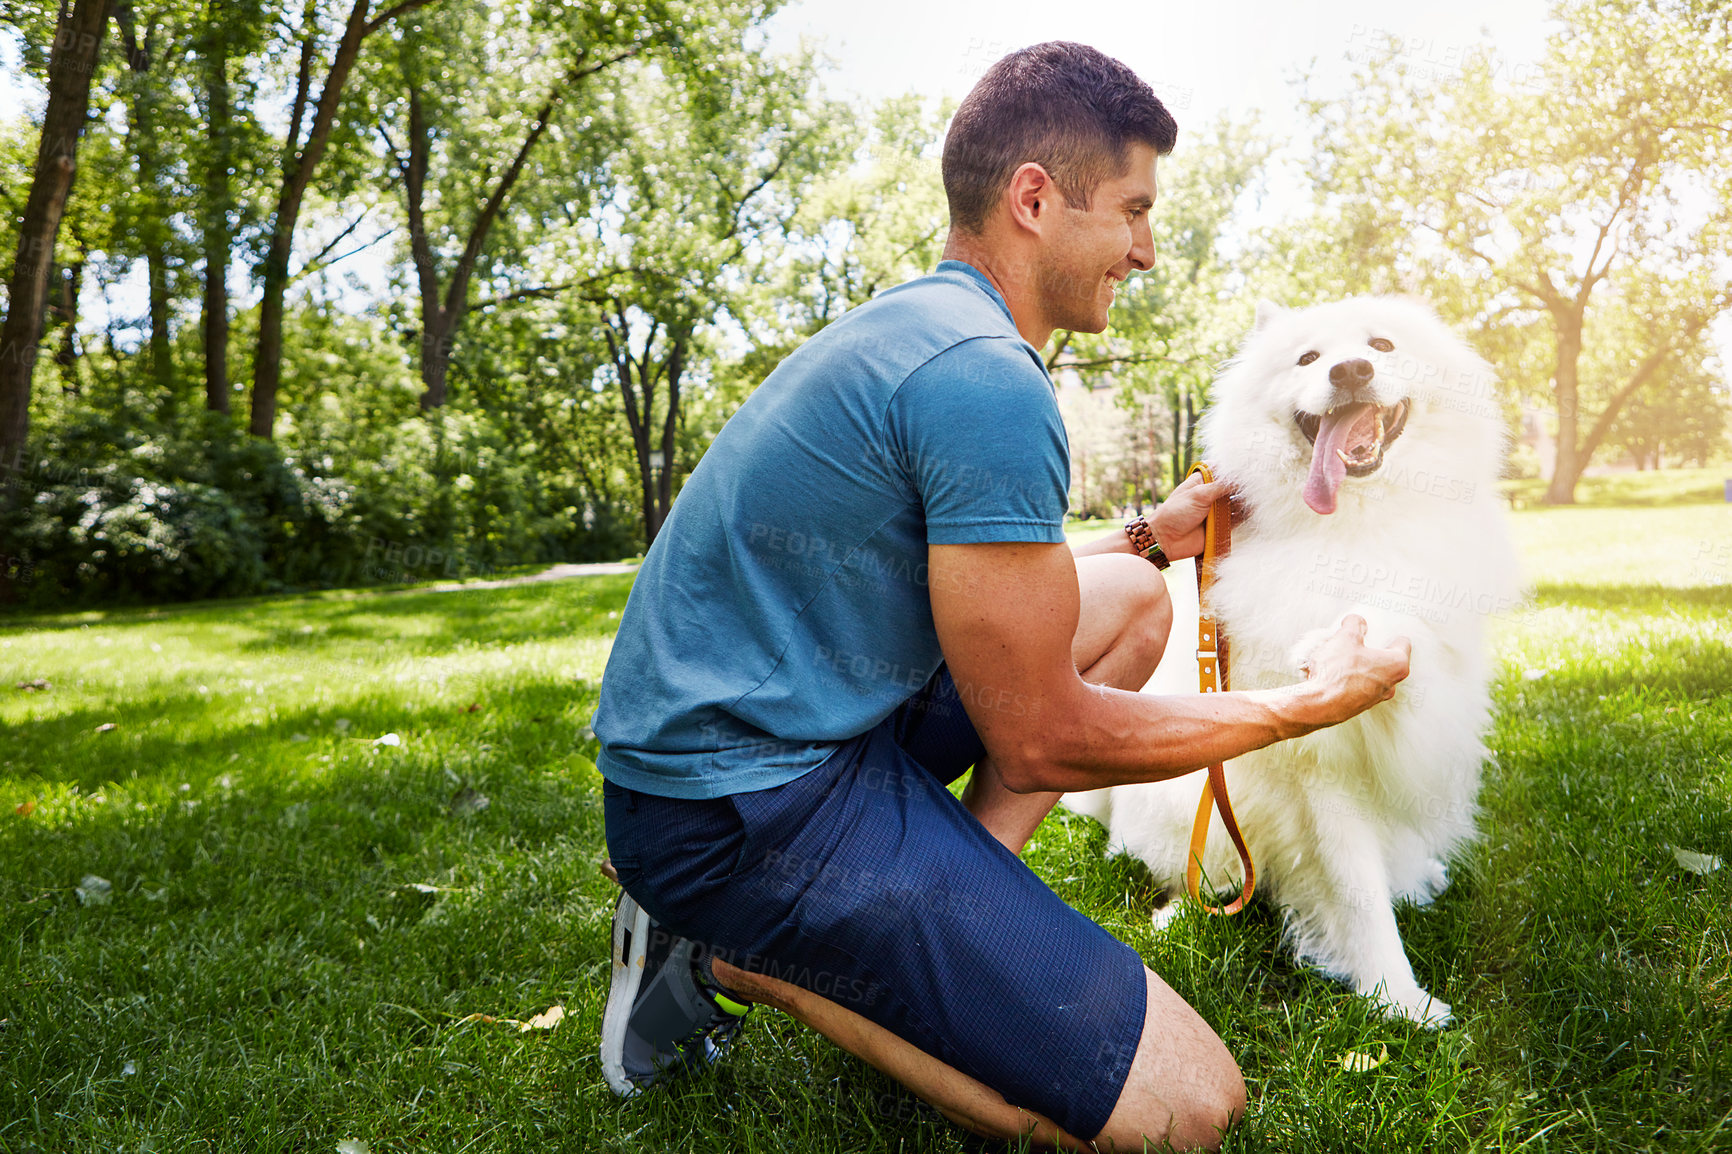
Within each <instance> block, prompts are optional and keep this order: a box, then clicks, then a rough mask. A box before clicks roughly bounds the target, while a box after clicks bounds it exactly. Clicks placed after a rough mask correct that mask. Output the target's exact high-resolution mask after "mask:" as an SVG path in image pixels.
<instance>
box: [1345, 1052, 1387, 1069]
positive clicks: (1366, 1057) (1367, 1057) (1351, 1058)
mask: <svg viewBox="0 0 1732 1154" xmlns="http://www.w3.org/2000/svg"><path fill="white" fill-rule="evenodd" d="M1377 1049H1378V1053H1377V1056H1376V1057H1372V1056H1371V1054H1369V1053H1368V1052H1366V1051H1363V1050H1349V1051H1347V1053H1345V1054H1343V1055H1341V1068H1342V1069H1343V1070H1346V1071H1347V1072H1348V1073H1349V1074H1363V1073H1365V1072H1366V1071H1367V1070H1375V1069H1377V1067H1379V1066H1381V1065H1383V1063H1385V1062H1387V1061H1388V1060H1389V1047H1388V1046H1379V1047H1378V1048H1377Z"/></svg>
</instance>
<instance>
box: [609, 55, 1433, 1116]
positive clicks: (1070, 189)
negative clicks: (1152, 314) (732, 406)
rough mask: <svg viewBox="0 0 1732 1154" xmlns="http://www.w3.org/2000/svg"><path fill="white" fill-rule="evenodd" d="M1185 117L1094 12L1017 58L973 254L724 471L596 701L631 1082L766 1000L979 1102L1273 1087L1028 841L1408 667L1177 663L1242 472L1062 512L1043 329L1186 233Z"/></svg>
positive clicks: (779, 373)
mask: <svg viewBox="0 0 1732 1154" xmlns="http://www.w3.org/2000/svg"><path fill="white" fill-rule="evenodd" d="M1175 136H1176V128H1175V126H1174V123H1173V120H1172V117H1171V116H1169V115H1168V113H1167V110H1166V109H1165V108H1164V107H1162V105H1161V102H1160V101H1159V100H1158V99H1156V97H1155V95H1154V93H1153V92H1152V91H1150V89H1149V87H1148V85H1146V84H1144V83H1143V82H1142V81H1141V80H1139V79H1138V78H1137V77H1136V76H1135V75H1134V74H1133V73H1132V72H1130V71H1129V70H1128V69H1127V68H1125V67H1124V66H1123V65H1122V64H1120V63H1118V62H1117V61H1115V60H1113V59H1111V58H1109V57H1106V56H1104V55H1102V54H1101V53H1099V52H1097V51H1095V50H1093V49H1091V48H1086V47H1082V46H1080V45H1075V44H1063V43H1053V44H1043V45H1039V46H1037V47H1034V48H1029V49H1026V50H1024V51H1021V52H1017V53H1015V54H1013V55H1011V56H1009V57H1006V58H1005V59H1003V60H1001V61H999V62H998V63H997V64H996V65H994V66H993V67H992V69H991V70H990V71H988V72H987V74H986V75H985V76H984V77H983V78H982V79H981V81H980V83H979V84H978V85H977V86H976V87H975V88H974V90H973V92H971V93H970V94H969V96H968V98H967V99H966V100H964V101H963V103H962V106H961V107H960V108H959V109H958V110H957V113H956V118H955V120H954V122H953V123H952V124H951V127H950V132H949V135H948V136H947V137H946V139H945V144H944V165H943V167H944V186H945V192H946V194H947V195H948V197H949V201H950V216H951V232H950V238H949V241H948V244H947V246H946V250H945V258H946V259H945V260H944V261H943V262H941V263H940V264H939V266H938V269H937V271H936V272H934V273H933V274H932V275H930V276H926V277H922V278H920V279H918V280H915V281H911V282H909V283H907V284H904V285H901V286H899V287H897V288H895V289H892V290H890V291H888V292H886V293H884V294H882V295H880V296H879V297H877V298H876V299H874V300H873V301H872V302H871V303H869V304H866V305H863V306H861V307H860V308H857V309H855V310H853V311H851V312H850V313H848V314H847V315H846V316H844V317H843V318H842V319H841V320H839V321H837V322H836V323H835V324H833V325H831V326H830V327H829V328H827V329H825V330H824V331H823V332H821V333H819V334H818V335H817V336H815V337H813V338H812V339H811V340H810V341H808V342H806V344H805V345H804V346H802V347H801V348H800V349H799V351H797V352H796V353H794V354H793V355H792V356H790V357H789V358H788V359H787V360H786V361H784V362H783V363H782V365H781V366H780V367H779V368H777V369H776V371H775V372H774V373H772V374H771V375H770V376H769V378H768V379H767V380H766V381H765V382H764V383H763V385H762V386H761V387H759V389H758V390H757V391H756V392H755V393H754V394H753V395H752V397H751V399H750V400H748V401H747V402H746V403H745V404H744V405H743V406H742V407H741V408H740V411H739V412H738V413H737V414H736V415H735V416H734V418H733V419H732V420H731V421H729V422H728V424H727V426H726V427H725V428H724V429H723V430H722V432H721V434H720V435H719V436H718V437H717V438H716V440H715V443H714V444H713V445H712V446H711V447H710V449H709V452H708V453H706V454H705V456H704V459H703V461H702V463H701V464H700V465H699V466H698V467H697V469H696V470H695V471H694V472H693V473H692V476H691V479H690V480H689V481H688V483H687V484H686V486H685V488H684V490H683V491H682V492H681V494H680V499H679V501H678V502H677V503H676V504H675V505H674V508H673V512H672V515H671V516H670V517H669V518H668V521H667V524H666V525H665V526H664V527H663V529H662V532H661V534H660V535H659V536H658V537H657V538H656V541H655V544H654V546H653V547H652V548H651V549H650V551H649V555H648V556H647V557H646V558H645V559H644V564H643V567H642V569H641V570H640V571H639V573H638V577H637V583H636V585H635V586H634V588H633V589H632V593H631V599H630V601H629V603H628V604H627V606H626V610H625V614H624V617H623V618H622V620H621V622H620V630H619V636H618V639H617V641H616V642H615V644H614V648H613V653H612V656H611V657H610V658H609V660H608V664H607V672H606V675H605V677H604V679H603V682H602V690H601V701H600V706H599V708H598V709H597V711H596V715H595V731H596V733H597V734H598V735H599V736H600V738H601V743H602V751H601V756H600V758H599V764H600V768H601V771H602V774H603V776H604V777H605V778H606V784H605V786H604V791H603V792H604V795H605V806H606V815H607V840H608V848H609V852H610V854H611V858H612V862H613V866H614V869H615V870H616V871H617V874H618V878H619V881H620V884H621V885H622V887H623V888H624V893H623V894H622V896H621V898H620V902H619V907H618V909H617V911H616V913H615V916H614V930H613V934H614V936H613V949H614V957H613V962H614V971H613V973H614V977H613V985H612V988H611V989H610V991H609V994H608V1002H607V1009H606V1011H605V1014H604V1016H603V1024H602V1061H603V1068H604V1070H605V1072H606V1075H607V1080H608V1084H609V1085H610V1086H611V1087H612V1088H613V1089H614V1091H615V1092H617V1093H620V1094H622V1095H623V1094H632V1093H635V1092H637V1091H638V1090H640V1089H642V1088H644V1087H647V1086H649V1085H651V1084H652V1083H654V1082H656V1081H657V1080H658V1079H660V1078H662V1077H664V1076H666V1075H667V1074H668V1073H670V1072H671V1071H674V1070H676V1069H686V1068H695V1067H700V1066H702V1065H704V1064H705V1063H707V1062H709V1061H712V1060H713V1059H714V1058H715V1057H716V1056H717V1055H718V1054H719V1053H720V1052H721V1050H722V1049H723V1048H724V1047H725V1046H726V1044H727V1043H728V1041H729V1040H731V1038H732V1037H733V1036H734V1035H735V1033H736V1032H737V1030H738V1028H739V1025H740V1022H741V1020H742V1018H743V1017H744V1015H745V1014H746V1012H747V1010H748V1008H749V1006H750V1004H751V1003H755V1002H761V1003H764V1004H767V1005H771V1006H775V1007H778V1008H780V1009H783V1010H785V1011H787V1012H788V1013H790V1014H792V1015H793V1016H794V1017H796V1018H798V1019H799V1020H800V1021H802V1022H805V1023H807V1024H808V1025H810V1026H812V1027H813V1028H814V1029H816V1030H818V1031H819V1032H820V1033H822V1034H824V1035H825V1036H826V1037H828V1038H830V1039H831V1040H832V1041H834V1042H835V1043H836V1044H837V1045H839V1046H841V1047H843V1048H844V1049H846V1050H848V1051H849V1052H851V1053H853V1054H856V1055H858V1056H859V1057H861V1058H862V1059H864V1060H865V1061H867V1062H869V1063H871V1064H872V1065H874V1066H876V1067H877V1068H878V1069H880V1070H882V1071H884V1072H885V1073H886V1074H888V1075H890V1076H891V1077H893V1078H896V1079H898V1080H899V1081H901V1082H902V1083H903V1084H905V1085H906V1086H908V1087H909V1088H910V1089H912V1090H913V1091H914V1093H916V1094H918V1095H919V1096H920V1097H922V1098H924V1099H926V1100H927V1101H929V1102H931V1103H933V1104H934V1105H935V1106H937V1107H938V1108H939V1109H940V1110H942V1111H943V1112H944V1113H945V1114H946V1115H947V1116H949V1117H951V1118H952V1119H954V1120H955V1121H957V1122H959V1123H961V1124H962V1125H964V1126H967V1127H969V1128H970V1129H973V1130H976V1131H978V1132H980V1133H983V1134H988V1135H995V1136H1003V1137H1012V1136H1016V1135H1020V1134H1027V1135H1030V1136H1032V1138H1033V1139H1034V1140H1035V1141H1037V1142H1040V1143H1042V1144H1047V1145H1058V1146H1065V1147H1079V1146H1087V1145H1088V1144H1089V1143H1090V1142H1093V1143H1095V1144H1096V1146H1097V1147H1099V1148H1103V1149H1104V1148H1116V1149H1119V1150H1141V1149H1142V1148H1143V1140H1144V1138H1145V1137H1147V1138H1149V1139H1152V1140H1154V1141H1156V1142H1157V1143H1158V1142H1160V1141H1163V1140H1170V1141H1171V1142H1172V1144H1173V1145H1174V1146H1177V1147H1190V1146H1214V1145H1218V1144H1219V1142H1220V1135H1221V1133H1222V1131H1223V1130H1225V1128H1226V1127H1227V1126H1228V1125H1229V1124H1230V1123H1231V1122H1232V1120H1233V1118H1234V1117H1235V1116H1236V1115H1237V1114H1238V1113H1240V1112H1241V1111H1242V1110H1243V1108H1244V1103H1245V1087H1244V1083H1243V1081H1242V1080H1241V1078H1240V1075H1239V1068H1238V1066H1237V1065H1236V1064H1235V1063H1234V1061H1233V1058H1232V1056H1231V1055H1230V1054H1229V1053H1228V1052H1227V1049H1226V1047H1225V1046H1224V1045H1222V1043H1221V1040H1220V1039H1219V1038H1218V1037H1216V1035H1215V1034H1214V1032H1213V1031H1212V1030H1210V1029H1209V1027H1208V1025H1207V1024H1205V1023H1204V1022H1203V1020H1202V1019H1201V1018H1199V1017H1198V1016H1197V1014H1196V1013H1195V1011H1193V1010H1192V1009H1191V1007H1190V1006H1188V1005H1187V1004H1186V1003H1185V1002H1184V1001H1183V1000H1181V999H1180V998H1179V997H1178V996H1177V995H1176V994H1175V993H1174V992H1173V991H1172V990H1171V989H1169V988H1168V986H1167V985H1166V983H1164V982H1163V981H1162V980H1161V979H1160V977H1159V976H1158V975H1156V974H1155V973H1153V972H1152V971H1150V970H1149V969H1147V968H1146V967H1145V966H1144V965H1143V964H1142V960H1141V959H1140V958H1139V957H1138V955H1137V954H1136V953H1135V952H1134V951H1133V950H1131V949H1130V948H1129V947H1128V946H1126V945H1124V944H1123V943H1121V942H1119V941H1117V940H1115V939H1114V938H1112V937H1111V936H1110V935H1108V934H1107V933H1106V931H1104V930H1102V929H1101V928H1100V927H1099V926H1097V925H1095V924H1094V923H1093V922H1092V921H1090V920H1089V919H1088V918H1086V917H1084V916H1083V915H1082V914H1080V913H1078V912H1077V911H1075V910H1073V909H1071V908H1070V907H1069V906H1067V905H1066V904H1065V903H1064V902H1063V901H1061V900H1060V899H1059V898H1058V897H1057V895H1055V894H1054V893H1053V892H1052V890H1050V889H1049V888H1047V886H1046V885H1045V884H1043V883H1042V882H1041V881H1040V879H1039V878H1037V877H1036V876H1035V875H1034V873H1033V872H1031V871H1030V870H1029V869H1028V867H1027V866H1025V865H1024V864H1023V863H1022V861H1021V859H1020V858H1019V857H1018V856H1017V855H1018V854H1019V853H1020V851H1021V849H1022V847H1023V845H1024V843H1025V842H1026V841H1027V840H1028V838H1029V836H1030V834H1032V833H1033V832H1034V829H1035V827H1036V826H1038V825H1039V824H1040V821H1041V819H1042V818H1043V817H1044V816H1045V815H1046V813H1047V811H1048V810H1049V809H1051V807H1052V805H1053V804H1054V802H1056V801H1057V800H1058V797H1059V795H1060V793H1062V792H1064V791H1066V790H1081V789H1094V788H1097V787H1100V786H1105V785H1113V784H1116V783H1120V782H1133V781H1149V780H1157V779H1160V778H1165V777H1170V776H1174V775H1176V774H1181V773H1187V772H1190V771H1192V770H1195V769H1198V768H1200V767H1202V766H1206V765H1209V764H1211V763H1213V762H1216V761H1220V760H1222V759H1224V758H1230V757H1234V756H1237V755H1239V754H1241V753H1245V752H1247V751H1249V750H1252V749H1257V748H1261V747H1262V746H1265V745H1268V744H1270V743H1271V742H1275V741H1279V740H1282V739H1284V738H1289V737H1295V736H1298V735H1300V734H1303V733H1308V732H1311V731H1313V730H1315V729H1318V728H1321V727H1323V726H1326V725H1331V724H1334V723H1336V722H1340V721H1343V720H1345V719H1347V718H1348V717H1351V716H1353V715H1355V714H1357V713H1359V712H1360V711H1362V710H1364V709H1367V708H1369V707H1370V706H1372V705H1373V704H1375V703H1376V702H1378V701H1382V700H1384V699H1386V698H1387V697H1389V696H1390V694H1391V693H1392V692H1393V689H1394V685H1395V683H1396V682H1397V681H1399V680H1400V679H1401V678H1402V677H1404V676H1406V673H1407V660H1408V659H1407V653H1406V650H1405V647H1404V646H1402V645H1399V644H1398V646H1397V647H1396V648H1393V649H1387V650H1384V649H1369V648H1367V647H1365V646H1364V645H1363V644H1362V642H1361V640H1360V638H1361V636H1362V630H1361V631H1355V630H1354V629H1352V628H1347V627H1344V628H1343V630H1342V632H1341V633H1340V634H1339V635H1338V636H1337V637H1336V638H1335V639H1334V640H1333V641H1331V642H1330V644H1329V645H1328V646H1327V647H1326V649H1325V650H1324V652H1323V654H1322V656H1321V657H1320V658H1319V659H1318V660H1316V661H1315V662H1314V663H1313V666H1312V671H1311V674H1310V676H1309V678H1308V680H1307V681H1305V682H1304V683H1302V684H1300V685H1297V686H1293V687H1290V688H1288V689H1282V690H1272V691H1262V692H1253V693H1227V694H1219V695H1211V696H1194V697H1166V698H1163V697H1151V696H1144V695H1141V694H1139V693H1137V692H1136V690H1138V689H1140V688H1141V687H1142V685H1143V684H1144V683H1145V682H1146V681H1147V680H1148V678H1149V676H1150V674H1151V673H1152V672H1153V670H1154V668H1155V665H1156V663H1157V662H1158V661H1159V659H1160V656H1161V651H1162V649H1163V648H1164V647H1165V645H1166V642H1167V632H1168V626H1169V624H1170V622H1171V608H1170V606H1169V605H1168V602H1167V599H1166V587H1165V585H1164V584H1163V582H1162V579H1161V576H1160V573H1159V571H1158V570H1157V568H1156V565H1151V564H1150V563H1149V561H1148V560H1145V559H1144V558H1145V557H1150V558H1151V559H1154V560H1156V562H1157V564H1160V563H1163V562H1164V558H1163V557H1162V556H1161V553H1160V549H1162V548H1164V550H1165V556H1166V557H1174V558H1177V557H1188V556H1193V555H1195V554H1196V553H1197V552H1199V551H1200V549H1201V547H1202V532H1201V528H1200V526H1201V523H1202V520H1203V517H1204V514H1205V513H1206V511H1207V509H1208V506H1209V504H1210V503H1211V502H1212V501H1213V500H1214V499H1215V497H1216V496H1217V494H1218V486H1216V485H1203V484H1200V483H1196V482H1187V483H1186V484H1185V485H1182V486H1180V487H1179V488H1178V489H1177V490H1176V491H1175V493H1174V495H1173V497H1172V499H1171V500H1169V501H1168V502H1167V503H1166V504H1164V505H1162V506H1161V507H1160V509H1159V510H1158V511H1157V512H1156V513H1155V514H1154V516H1153V518H1152V524H1151V525H1149V526H1147V527H1145V526H1141V525H1138V526H1136V533H1137V537H1138V538H1139V542H1138V544H1140V545H1143V546H1147V545H1148V544H1149V542H1148V541H1147V539H1146V537H1144V534H1145V533H1146V532H1148V531H1149V530H1150V529H1152V532H1153V536H1154V538H1155V539H1156V541H1157V542H1158V546H1157V547H1155V548H1149V549H1146V550H1145V551H1142V552H1139V549H1138V546H1137V545H1133V540H1132V537H1131V535H1130V533H1129V532H1127V533H1126V534H1123V535H1117V534H1115V535H1113V537H1111V538H1109V539H1108V540H1106V541H1102V542H1096V543H1092V544H1090V545H1087V546H1084V547H1081V548H1078V549H1075V550H1072V549H1070V548H1067V547H1066V545H1065V543H1064V541H1065V537H1064V532H1063V523H1064V516H1065V509H1066V489H1067V485H1068V480H1069V476H1070V468H1069V455H1068V447H1067V445H1066V442H1065V434H1064V427H1063V425H1062V424H1061V423H1060V421H1059V413H1058V408H1057V406H1056V404H1055V403H1054V399H1053V391H1052V384H1051V381H1050V380H1049V379H1048V377H1047V374H1046V371H1045V367H1044V365H1043V363H1042V360H1041V357H1040V354H1039V353H1038V352H1037V351H1036V350H1038V349H1039V348H1040V347H1041V346H1043V345H1044V344H1046V343H1047V340H1048V338H1049V337H1050V336H1051V335H1052V333H1053V331H1054V330H1055V329H1060V328H1063V329H1074V330H1078V331H1082V332H1100V331H1101V330H1103V329H1104V328H1105V327H1106V323H1107V312H1108V308H1109V307H1110V306H1111V304H1112V300H1113V287H1114V285H1115V284H1116V283H1117V282H1118V281H1121V280H1123V279H1124V278H1125V277H1127V276H1129V275H1130V273H1131V272H1132V270H1146V269H1148V268H1149V267H1150V264H1151V262H1152V260H1153V257H1154V251H1153V240H1152V238H1151V236H1150V231H1149V211H1150V209H1151V208H1152V207H1153V204H1154V200H1155V160H1156V157H1157V155H1162V154H1165V153H1167V152H1168V151H1170V150H1171V149H1172V146H1173V143H1174V139H1175ZM1133 524H1135V523H1133ZM1276 576H1278V575H1275V574H1271V578H1272V579H1273V578H1275V577H1276ZM971 766H972V767H973V770H974V772H973V775H972V777H971V778H970V780H969V784H968V788H967V790H966V792H965V795H964V799H963V800H962V801H960V802H959V801H957V800H956V799H955V798H954V797H953V796H952V795H951V794H950V792H949V791H948V790H947V789H946V788H945V786H946V784H947V783H949V782H951V781H953V780H954V779H956V778H958V777H959V776H961V775H962V774H963V773H964V772H965V771H967V770H968V769H969V768H970V767H971Z"/></svg>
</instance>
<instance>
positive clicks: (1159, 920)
mask: <svg viewBox="0 0 1732 1154" xmlns="http://www.w3.org/2000/svg"><path fill="white" fill-rule="evenodd" d="M1178 916H1179V903H1178V902H1177V901H1176V900H1171V899H1169V900H1168V902H1167V904H1166V905H1164V906H1157V907H1156V908H1155V910H1154V912H1152V913H1151V914H1149V924H1150V925H1151V926H1153V927H1154V928H1155V932H1156V933H1157V934H1158V933H1163V932H1165V930H1166V928H1167V927H1168V926H1169V925H1171V924H1172V922H1173V919H1174V918H1176V917H1178Z"/></svg>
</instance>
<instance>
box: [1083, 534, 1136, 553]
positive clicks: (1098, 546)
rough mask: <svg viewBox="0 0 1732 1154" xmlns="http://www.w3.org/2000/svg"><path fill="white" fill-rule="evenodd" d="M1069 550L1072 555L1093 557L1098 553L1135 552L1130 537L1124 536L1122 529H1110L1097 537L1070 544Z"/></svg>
mask: <svg viewBox="0 0 1732 1154" xmlns="http://www.w3.org/2000/svg"><path fill="white" fill-rule="evenodd" d="M1070 552H1071V556H1073V557H1093V556H1095V555H1097V554H1100V553H1135V552H1136V549H1134V548H1132V546H1131V539H1130V538H1129V537H1127V536H1125V531H1124V530H1123V529H1112V530H1109V531H1107V532H1105V533H1102V534H1101V535H1100V536H1099V537H1091V538H1090V539H1089V540H1087V541H1083V542H1080V543H1078V544H1074V545H1072V546H1071V547H1070Z"/></svg>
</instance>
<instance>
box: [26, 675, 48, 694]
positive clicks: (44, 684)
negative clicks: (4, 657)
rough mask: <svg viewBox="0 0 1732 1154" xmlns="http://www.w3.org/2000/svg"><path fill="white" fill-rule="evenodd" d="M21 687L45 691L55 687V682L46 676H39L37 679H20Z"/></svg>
mask: <svg viewBox="0 0 1732 1154" xmlns="http://www.w3.org/2000/svg"><path fill="white" fill-rule="evenodd" d="M18 688H19V689H25V690H36V691H39V692H40V691H43V690H48V689H53V688H54V683H53V682H52V681H49V680H47V679H46V678H42V677H38V678H37V679H36V680H35V681H20V682H19V683H18Z"/></svg>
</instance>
